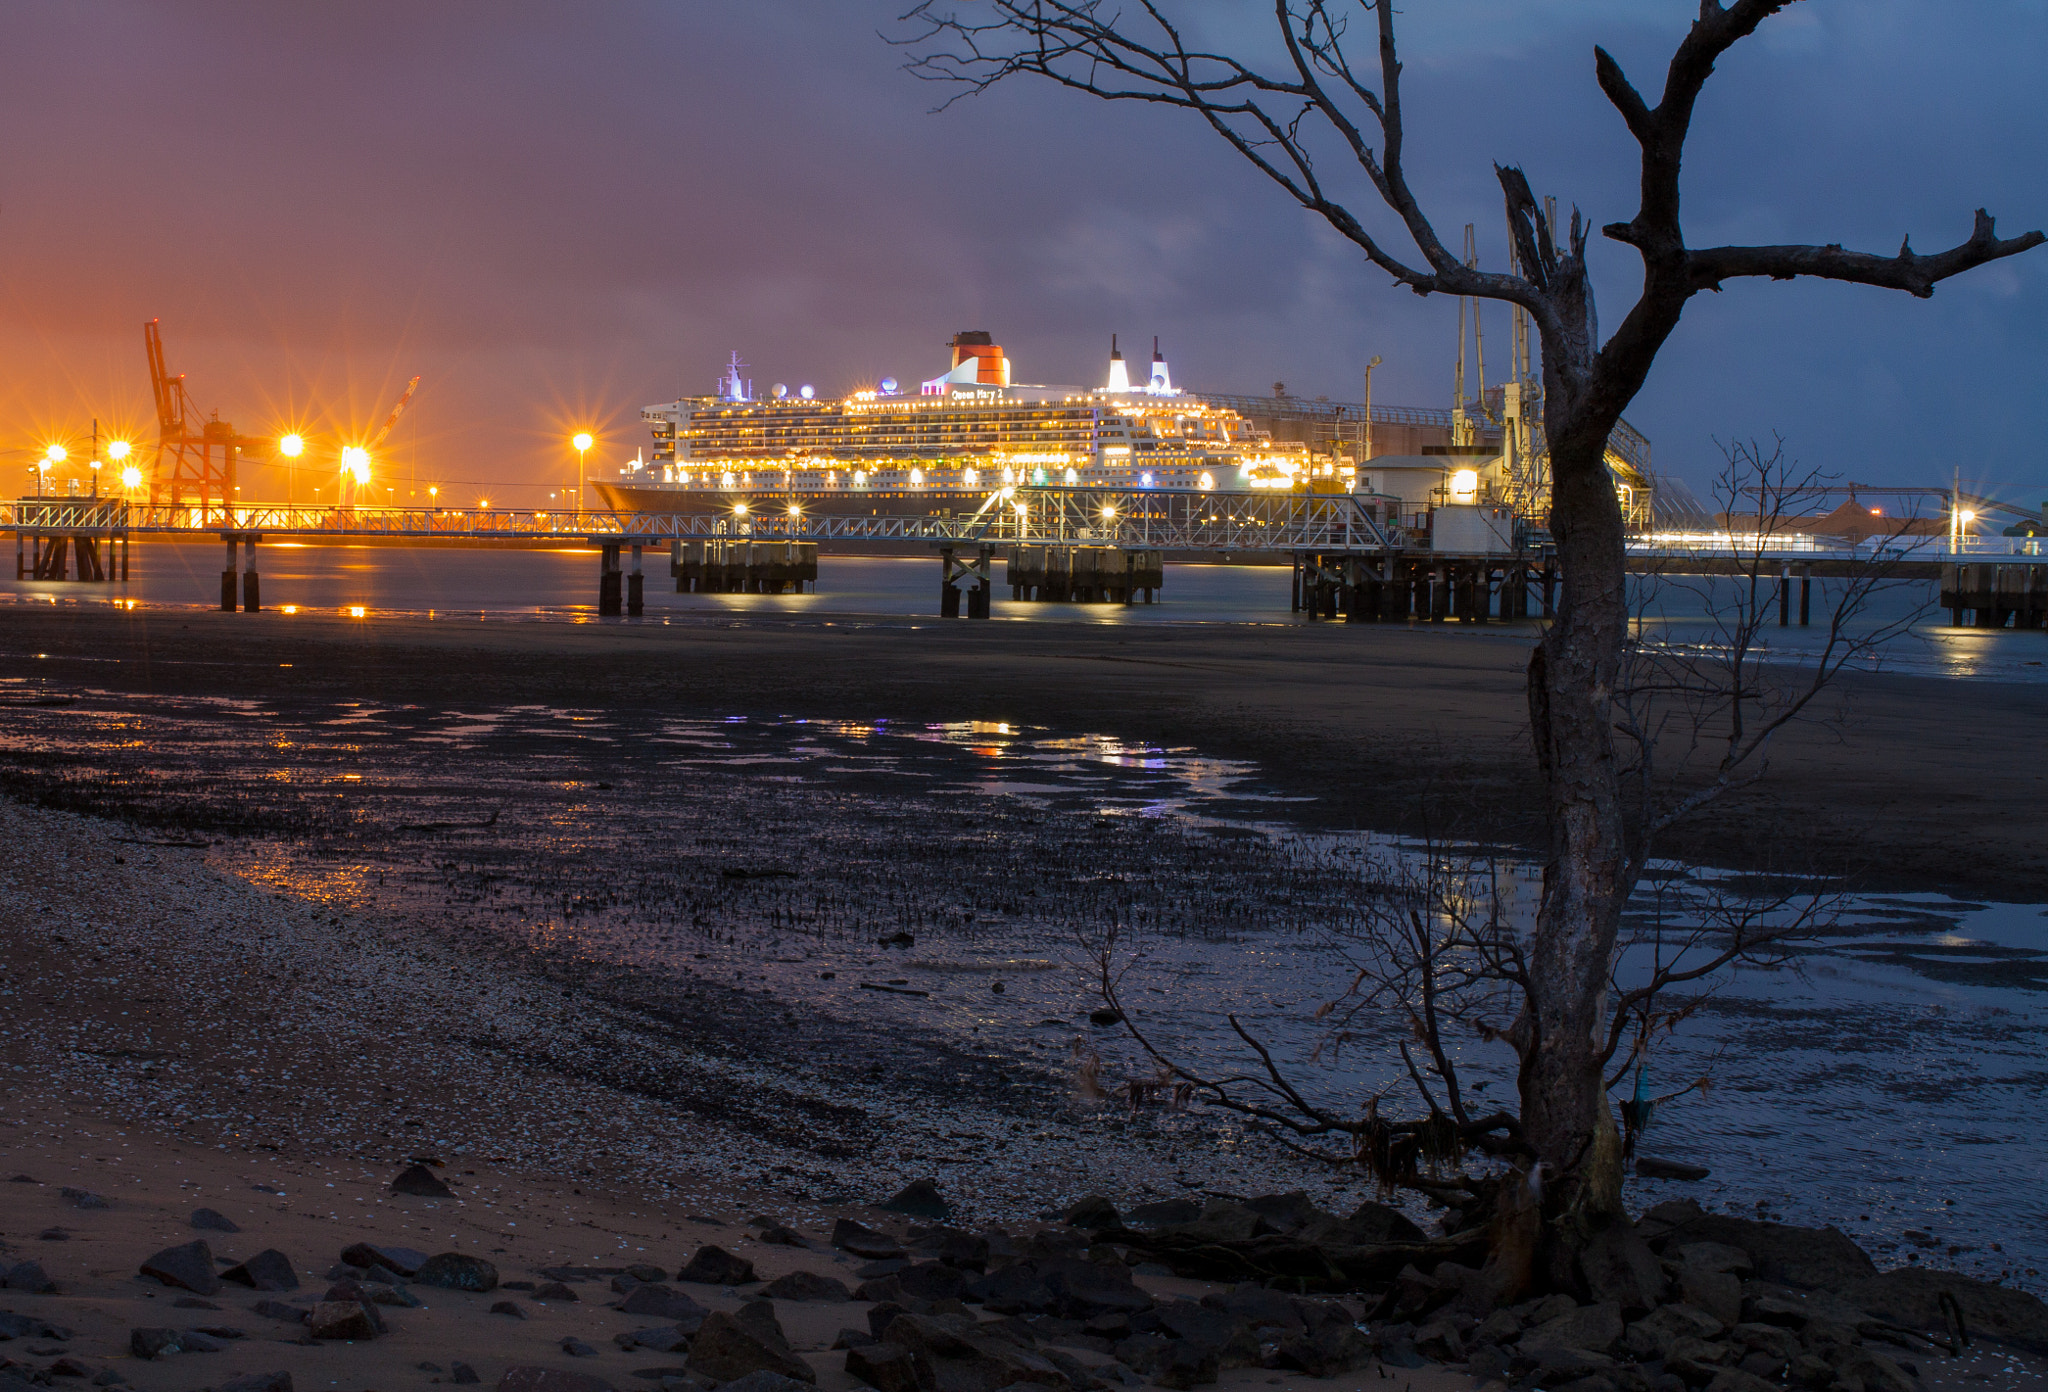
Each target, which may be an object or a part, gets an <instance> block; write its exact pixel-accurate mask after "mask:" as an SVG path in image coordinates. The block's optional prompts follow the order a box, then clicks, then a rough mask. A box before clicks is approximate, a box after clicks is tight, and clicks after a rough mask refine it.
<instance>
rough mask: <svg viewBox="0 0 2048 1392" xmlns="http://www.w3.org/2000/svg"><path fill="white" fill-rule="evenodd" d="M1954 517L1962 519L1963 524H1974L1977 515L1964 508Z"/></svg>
mask: <svg viewBox="0 0 2048 1392" xmlns="http://www.w3.org/2000/svg"><path fill="white" fill-rule="evenodd" d="M1956 516H1958V517H1960V518H1962V519H1963V521H1965V522H1975V521H1976V520H1977V514H1976V513H1974V512H1972V511H1970V510H1969V509H1968V508H1964V509H1963V510H1962V511H1961V512H1959V513H1957V514H1956Z"/></svg>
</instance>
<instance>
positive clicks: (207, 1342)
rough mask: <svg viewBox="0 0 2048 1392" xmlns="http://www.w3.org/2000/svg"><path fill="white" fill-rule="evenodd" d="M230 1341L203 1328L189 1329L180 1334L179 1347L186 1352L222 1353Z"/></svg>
mask: <svg viewBox="0 0 2048 1392" xmlns="http://www.w3.org/2000/svg"><path fill="white" fill-rule="evenodd" d="M227 1346H228V1341H227V1340H226V1339H223V1338H221V1337H220V1336H219V1335H217V1334H209V1333H207V1332H206V1331H205V1330H203V1329H187V1330H185V1331H184V1332H183V1333H181V1334H179V1335H178V1348H179V1349H180V1350H181V1351H183V1352H185V1353H220V1352H222V1351H223V1350H225V1349H226V1348H227Z"/></svg>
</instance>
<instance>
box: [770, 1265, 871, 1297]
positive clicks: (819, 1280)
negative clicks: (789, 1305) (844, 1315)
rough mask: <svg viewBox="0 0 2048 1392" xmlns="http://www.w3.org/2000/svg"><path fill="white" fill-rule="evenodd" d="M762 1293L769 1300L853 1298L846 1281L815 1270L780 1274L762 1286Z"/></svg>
mask: <svg viewBox="0 0 2048 1392" xmlns="http://www.w3.org/2000/svg"><path fill="white" fill-rule="evenodd" d="M761 1294H762V1295H763V1296H765V1297H766V1298H768V1299H769V1300H825V1301H843V1300H851V1299H853V1292H852V1291H850V1290H848V1289H847V1288H846V1283H845V1282H844V1281H841V1280H837V1279H835V1278H834V1277H831V1276H822V1275H820V1274H819V1273H817V1272H815V1271H792V1272H790V1273H789V1274H788V1275H786V1276H778V1277H776V1278H775V1279H774V1280H773V1281H770V1282H769V1283H768V1284H767V1285H766V1286H765V1287H763V1288H762V1290H761Z"/></svg>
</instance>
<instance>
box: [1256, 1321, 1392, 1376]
mask: <svg viewBox="0 0 2048 1392" xmlns="http://www.w3.org/2000/svg"><path fill="white" fill-rule="evenodd" d="M1411 1352H1412V1345H1411ZM1371 1355H1372V1343H1371V1341H1370V1340H1368V1339H1367V1338H1366V1337H1365V1336H1364V1335H1363V1334H1361V1333H1359V1332H1358V1331H1357V1330H1356V1329H1354V1328H1352V1327H1351V1325H1350V1324H1348V1323H1340V1324H1325V1325H1323V1326H1321V1327H1320V1328H1318V1329H1315V1330H1313V1331H1311V1332H1309V1333H1305V1334H1289V1335H1287V1336H1286V1337H1285V1338H1283V1339H1281V1340H1280V1343H1279V1345H1278V1347H1276V1348H1275V1349H1274V1351H1273V1361H1274V1362H1275V1363H1276V1364H1277V1365H1278V1366H1280V1367H1282V1368H1299V1369H1300V1370H1301V1371H1302V1372H1304V1373H1307V1374H1308V1375H1309V1376H1310V1377H1319V1378H1321V1377H1335V1376H1337V1374H1339V1373H1348V1372H1351V1371H1353V1370H1355V1369H1358V1368H1362V1367H1364V1366H1365V1362H1366V1359H1367V1358H1369V1357H1370V1356H1371Z"/></svg>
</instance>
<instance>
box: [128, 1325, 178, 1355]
mask: <svg viewBox="0 0 2048 1392" xmlns="http://www.w3.org/2000/svg"><path fill="white" fill-rule="evenodd" d="M179 1337H180V1335H179V1331H178V1330H175V1329H131V1330H129V1331H128V1352H129V1353H131V1354H133V1355H134V1356H135V1357H137V1358H158V1357H161V1356H163V1355H165V1354H171V1353H177V1352H178V1351H179V1350H180V1349H181V1348H182V1347H183V1346H182V1345H181V1344H180V1343H179Z"/></svg>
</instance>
